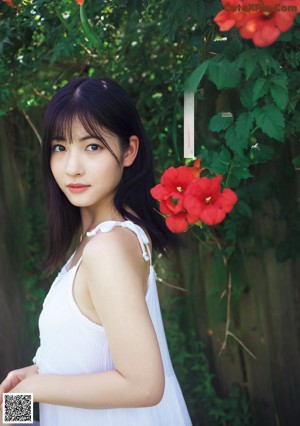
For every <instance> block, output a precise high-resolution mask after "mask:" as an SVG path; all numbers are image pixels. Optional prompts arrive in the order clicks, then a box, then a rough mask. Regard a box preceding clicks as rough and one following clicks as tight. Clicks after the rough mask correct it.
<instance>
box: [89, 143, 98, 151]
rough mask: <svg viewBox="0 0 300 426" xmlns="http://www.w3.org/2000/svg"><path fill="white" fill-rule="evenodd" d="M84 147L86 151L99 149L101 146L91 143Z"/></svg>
mask: <svg viewBox="0 0 300 426" xmlns="http://www.w3.org/2000/svg"><path fill="white" fill-rule="evenodd" d="M86 149H87V151H99V150H100V149H101V146H100V145H97V144H96V143H92V144H90V145H89V146H88V147H87V148H86Z"/></svg>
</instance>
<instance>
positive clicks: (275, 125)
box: [252, 104, 284, 142]
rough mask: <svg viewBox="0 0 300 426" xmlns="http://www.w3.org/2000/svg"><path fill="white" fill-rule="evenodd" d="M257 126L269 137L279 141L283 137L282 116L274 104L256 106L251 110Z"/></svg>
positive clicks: (281, 140)
mask: <svg viewBox="0 0 300 426" xmlns="http://www.w3.org/2000/svg"><path fill="white" fill-rule="evenodd" d="M252 114H253V116H254V118H255V120H256V123H257V125H258V127H260V128H261V130H262V131H263V132H264V133H265V134H266V135H268V136H270V138H274V139H276V140H278V141H280V142H283V139H284V117H283V114H282V112H281V111H280V110H279V109H278V108H277V107H276V106H275V105H269V104H268V105H264V106H263V107H256V108H255V109H254V110H253V112H252Z"/></svg>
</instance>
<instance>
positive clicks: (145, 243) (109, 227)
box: [86, 220, 152, 266]
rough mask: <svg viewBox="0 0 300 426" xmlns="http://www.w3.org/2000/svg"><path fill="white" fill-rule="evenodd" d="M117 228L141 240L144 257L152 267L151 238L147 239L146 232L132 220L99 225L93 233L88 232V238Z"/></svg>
mask: <svg viewBox="0 0 300 426" xmlns="http://www.w3.org/2000/svg"><path fill="white" fill-rule="evenodd" d="M115 226H122V227H123V228H128V229H130V230H131V231H132V232H134V233H135V234H136V236H137V238H138V240H139V243H140V246H141V250H142V255H143V258H144V259H145V261H148V260H149V261H150V266H151V265H152V262H151V252H150V248H149V243H150V241H149V238H148V237H147V235H146V233H145V231H144V230H143V229H142V228H141V227H140V226H139V225H137V224H135V223H134V222H132V221H130V220H126V221H124V222H122V221H116V220H108V221H106V222H102V223H99V225H97V226H96V227H95V228H94V229H92V230H91V231H88V232H87V233H86V235H87V237H94V236H95V235H96V234H97V233H98V232H99V231H100V232H109V231H111V230H112V229H113V228H114V227H115Z"/></svg>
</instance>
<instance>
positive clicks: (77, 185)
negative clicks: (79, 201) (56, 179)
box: [67, 183, 90, 193]
mask: <svg viewBox="0 0 300 426" xmlns="http://www.w3.org/2000/svg"><path fill="white" fill-rule="evenodd" d="M67 187H68V188H69V190H70V191H71V192H74V193H78V192H84V191H85V190H86V189H88V188H89V187H90V185H81V184H80V183H71V184H70V185H67Z"/></svg>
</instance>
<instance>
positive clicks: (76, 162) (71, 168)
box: [66, 151, 84, 176]
mask: <svg viewBox="0 0 300 426" xmlns="http://www.w3.org/2000/svg"><path fill="white" fill-rule="evenodd" d="M83 173H84V168H83V165H82V163H81V161H80V156H79V154H78V153H76V152H71V151H70V152H69V155H68V158H67V164H66V174H67V175H69V176H78V175H82V174H83Z"/></svg>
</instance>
